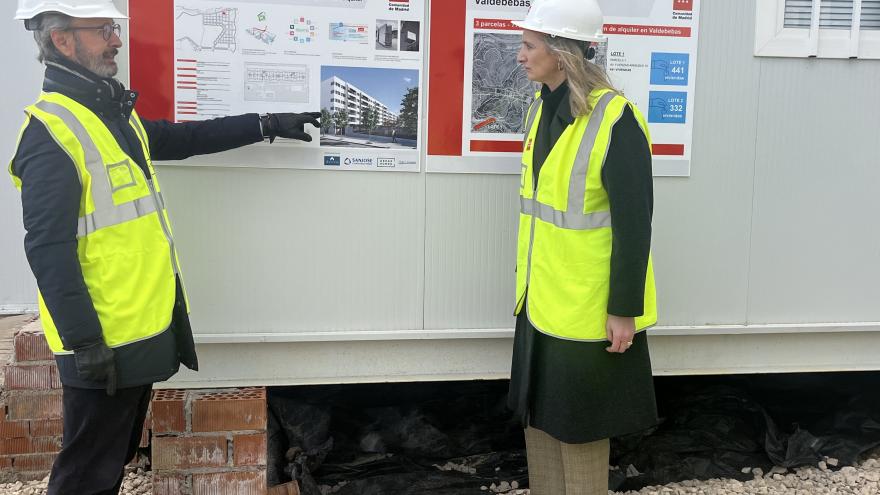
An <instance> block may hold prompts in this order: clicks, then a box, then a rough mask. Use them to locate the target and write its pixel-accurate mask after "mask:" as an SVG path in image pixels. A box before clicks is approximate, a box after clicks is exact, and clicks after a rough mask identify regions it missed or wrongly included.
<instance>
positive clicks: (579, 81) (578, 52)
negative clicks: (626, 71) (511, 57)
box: [544, 35, 619, 117]
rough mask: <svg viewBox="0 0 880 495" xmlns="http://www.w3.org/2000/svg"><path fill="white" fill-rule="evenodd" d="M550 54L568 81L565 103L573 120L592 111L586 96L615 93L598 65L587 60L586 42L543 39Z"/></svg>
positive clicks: (545, 37) (558, 38)
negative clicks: (555, 58)
mask: <svg viewBox="0 0 880 495" xmlns="http://www.w3.org/2000/svg"><path fill="white" fill-rule="evenodd" d="M544 41H545V42H546V43H547V48H548V49H549V50H550V53H551V54H553V55H555V56H556V57H558V59H559V65H560V66H561V67H562V70H563V71H565V75H566V77H567V78H568V89H569V92H570V96H569V101H570V102H571V111H572V114H574V116H575V117H581V116H584V115H587V114H588V113H590V112H591V111H593V106H592V104H591V102H590V98H589V96H590V93H592V92H593V91H594V90H596V89H610V90H611V91H614V92H615V93H619V91H617V90H616V89H615V88H614V86H613V85H612V84H611V80H609V79H608V75H607V74H606V73H605V71H604V70H603V69H602V68H601V67H599V66H598V65H596V64H594V63H592V62H590V61H589V60H587V50H588V49H589V47H590V44H589V42H586V41H578V40H573V39H570V38H563V37H560V36H556V37H554V36H549V35H545V36H544Z"/></svg>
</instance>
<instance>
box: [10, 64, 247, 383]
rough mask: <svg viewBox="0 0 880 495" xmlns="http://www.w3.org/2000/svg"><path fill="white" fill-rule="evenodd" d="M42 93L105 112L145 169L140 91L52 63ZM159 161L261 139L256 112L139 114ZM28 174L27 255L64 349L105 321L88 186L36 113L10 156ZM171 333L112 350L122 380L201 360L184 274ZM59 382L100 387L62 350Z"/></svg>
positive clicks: (96, 335)
mask: <svg viewBox="0 0 880 495" xmlns="http://www.w3.org/2000/svg"><path fill="white" fill-rule="evenodd" d="M43 91H46V92H56V93H61V94H63V95H65V96H68V97H70V98H72V99H74V100H76V101H77V102H79V103H80V104H82V105H84V106H85V107H87V108H88V109H90V110H91V111H93V112H94V113H95V114H96V115H98V116H99V117H100V118H101V121H102V122H103V123H104V124H105V125H106V126H107V128H108V129H109V130H110V132H111V133H112V134H113V136H114V137H115V138H116V140H117V142H118V143H119V145H120V146H121V147H122V149H123V150H124V151H125V152H126V153H127V154H128V155H129V156H130V157H131V158H132V159H133V160H134V161H135V162H137V164H138V165H139V166H140V167H141V169H142V170H144V173H145V174H148V172H147V163H146V159H145V157H144V154H143V151H142V150H141V147H140V144H139V141H138V140H137V136H136V135H135V134H134V131H133V130H132V129H131V127H130V126H129V125H128V118H129V116H130V114H131V109H132V108H134V105H135V103H136V101H137V93H136V92H133V91H129V90H126V89H125V88H124V87H123V86H122V84H120V83H119V82H118V81H116V80H114V79H104V78H100V77H98V76H96V75H95V74H93V73H91V72H89V71H88V70H86V69H85V68H83V67H81V66H79V65H76V64H73V63H70V62H62V63H54V62H48V63H47V67H46V78H45V81H44V83H43ZM142 121H143V124H144V128H145V129H146V131H147V138H148V141H149V148H150V155H151V158H152V159H153V160H181V159H184V158H187V157H190V156H193V155H201V154H207V153H216V152H219V151H225V150H229V149H233V148H237V147H240V146H244V145H247V144H251V143H256V142H259V141H262V140H263V135H262V129H261V127H260V120H259V117H258V115H257V114H246V115H240V116H236V117H226V118H221V119H214V120H209V121H204V122H190V123H182V124H176V123H170V122H167V121H149V120H142ZM12 167H13V171H14V172H15V174H16V175H17V176H18V177H20V178H21V180H22V190H21V202H22V211H23V220H24V227H25V230H26V231H27V233H26V235H25V240H24V247H25V253H26V255H27V259H28V262H29V264H30V266H31V270H32V271H33V273H34V276H35V277H36V280H37V286H38V287H39V288H40V293H41V294H42V296H43V300H44V301H45V303H46V306H47V307H48V309H49V312H50V313H51V314H52V318H53V320H54V322H55V325H56V327H57V328H58V332H59V334H60V336H61V340H62V342H63V343H64V347H65V349H67V350H75V349H79V348H81V347H85V346H88V345H90V344H93V343H96V342H99V341H100V340H101V339H102V338H103V336H102V330H101V323H100V321H99V320H98V315H97V313H96V311H95V308H94V305H93V304H92V300H91V298H90V296H89V292H88V289H87V288H86V285H85V282H84V280H83V275H82V271H81V269H80V265H79V261H78V258H77V252H76V250H77V240H76V234H77V220H78V216H79V204H80V197H81V195H82V187H81V185H80V182H79V178H78V176H77V171H76V166H75V165H74V163H73V161H72V160H71V159H70V157H69V156H68V155H67V153H66V152H65V151H64V150H63V149H62V148H61V147H60V146H59V145H58V144H57V143H56V142H55V141H54V140H53V138H52V137H51V136H50V134H49V132H48V131H47V130H46V128H45V126H44V125H43V124H42V123H41V122H40V121H39V120H37V119H31V121H30V123H29V124H28V126H27V128H26V129H25V130H24V132H23V134H22V137H21V141H20V143H19V147H18V150H17V151H16V155H15V157H14V159H13V165H12ZM177 285H178V287H177V302H176V303H175V308H174V314H173V317H172V324H171V328H170V329H169V330H170V331H166V332H163V333H162V334H160V335H158V336H156V337H153V338H151V339H148V340H145V341H141V342H137V343H134V344H129V345H126V346H122V347H119V348H116V349H115V352H116V362H117V373H118V376H119V386H120V387H134V386H138V385H145V384H148V383H153V382H157V381H162V380H166V379H168V378H170V377H171V376H172V375H174V374H175V373H176V372H177V370H178V369H179V366H180V363H183V364H184V365H185V366H187V367H188V368H191V369H197V368H198V360H197V358H196V353H195V346H194V344H193V338H192V330H191V328H190V323H189V317H188V316H187V313H186V310H185V308H184V304H183V295H182V289H181V286H180V280H178V282H177ZM56 361H57V363H58V369H59V372H60V375H61V381H62V383H64V384H65V385H67V386H73V387H84V388H103V387H104V385H103V384H101V383H95V382H87V381H84V380H82V379H80V378H79V376H77V373H76V366H75V363H74V358H73V355H61V356H56Z"/></svg>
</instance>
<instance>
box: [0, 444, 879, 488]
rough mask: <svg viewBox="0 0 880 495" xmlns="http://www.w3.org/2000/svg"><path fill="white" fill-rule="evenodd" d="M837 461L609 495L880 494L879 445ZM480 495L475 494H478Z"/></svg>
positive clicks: (137, 474)
mask: <svg viewBox="0 0 880 495" xmlns="http://www.w3.org/2000/svg"><path fill="white" fill-rule="evenodd" d="M836 462H837V461H836V460H835V459H826V460H825V461H822V462H820V463H819V465H817V466H816V467H800V468H796V469H793V470H788V469H785V468H782V467H775V468H773V469H771V470H770V471H769V472H767V473H764V472H763V471H762V470H761V469H759V468H755V469H751V468H748V467H745V468H743V472H749V471H751V472H752V474H753V475H754V479H752V480H749V481H744V482H743V481H737V480H721V479H712V480H706V481H694V480H689V481H681V482H678V483H670V484H668V485H664V486H649V487H645V488H642V489H641V490H639V491H637V492H636V491H629V492H610V491H609V492H608V493H609V495H691V494H693V495H724V494H760V495H816V494H827V493H836V494H840V495H877V494H880V449H878V450H875V451H874V452H873V453H872V454H871V455H869V456H867V458H865V459H864V460H862V461H861V462H860V463H859V464H858V465H856V466H844V467H842V468H840V469H839V470H837V469H834V467H833V465H834V464H836ZM48 481H49V478H48V477H46V478H45V479H43V480H42V481H32V482H26V483H25V482H17V483H8V484H5V485H4V484H0V494H3V495H45V493H46V484H47V483H48ZM512 485H513V486H511V483H510V482H506V481H501V482H499V483H497V484H492V485H490V486H484V487H482V488H481V493H482V494H485V495H528V493H529V490H528V489H521V488H519V487H518V486H516V483H515V482H514V483H513V484H512ZM120 493H121V494H122V495H147V494H151V493H152V483H151V482H150V473H149V472H144V470H143V469H140V468H138V469H137V470H136V471H131V472H129V473H128V475H127V476H126V477H125V481H124V482H123V484H122V490H121V491H120ZM475 495H476V494H475Z"/></svg>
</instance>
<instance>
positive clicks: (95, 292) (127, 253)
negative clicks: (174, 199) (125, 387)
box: [9, 93, 180, 354]
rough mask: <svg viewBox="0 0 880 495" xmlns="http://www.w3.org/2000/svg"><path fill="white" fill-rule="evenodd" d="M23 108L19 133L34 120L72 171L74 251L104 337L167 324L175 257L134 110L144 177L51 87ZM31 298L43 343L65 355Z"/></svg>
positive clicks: (45, 313)
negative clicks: (78, 188)
mask: <svg viewBox="0 0 880 495" xmlns="http://www.w3.org/2000/svg"><path fill="white" fill-rule="evenodd" d="M25 114H26V115H27V120H26V121H25V124H24V126H23V127H22V134H23V133H24V129H25V128H27V125H28V123H29V122H30V119H32V118H36V119H38V120H39V121H40V122H42V123H43V125H45V126H46V129H47V130H48V131H49V134H51V135H52V137H53V138H54V139H55V141H56V142H57V143H58V144H59V145H60V146H61V148H62V149H63V150H64V151H65V152H67V154H68V155H69V156H70V158H71V159H72V160H73V163H74V165H75V166H76V169H77V172H78V174H79V180H80V184H81V185H82V197H81V199H80V205H79V226H78V228H77V255H78V258H79V263H80V266H81V267H82V274H83V279H84V281H85V284H86V287H87V289H88V291H89V295H90V296H91V299H92V303H93V304H94V306H95V310H96V311H97V313H98V318H99V320H100V322H101V327H102V329H103V335H104V340H105V342H106V343H107V345H108V346H110V347H120V346H124V345H126V344H131V343H134V342H138V341H142V340H146V339H149V338H151V337H154V336H156V335H158V334H160V333H162V332H164V331H166V330H168V328H169V326H170V325H171V318H172V309H173V307H174V301H175V295H176V280H175V277H176V275H177V274H179V272H180V270H179V262H178V259H177V253H176V251H175V249H174V241H173V238H172V233H171V223H170V221H169V220H168V215H167V213H166V211H165V202H164V200H163V198H162V193H161V192H160V191H159V182H158V181H157V179H156V174H155V171H154V170H153V164H152V162H151V161H150V150H149V143H148V141H147V134H146V130H145V129H144V127H143V125H142V124H141V121H140V119H139V118H138V116H137V114H136V113H134V112H133V113H132V114H131V118H130V119H129V125H131V127H132V128H133V129H134V131H135V134H136V135H137V137H138V141H139V142H140V144H141V148H142V149H143V153H144V157H145V158H146V161H147V166H148V169H149V171H150V176H149V177H146V176H145V175H144V173H143V171H142V169H141V168H140V167H139V166H138V164H137V163H136V162H135V160H133V159H132V158H131V157H130V156H128V155H127V154H126V153H125V152H124V151H123V150H122V148H121V147H120V146H119V143H117V141H116V139H115V138H114V137H113V134H112V133H111V132H110V130H109V129H108V128H107V126H106V125H104V123H103V122H101V120H100V118H99V117H98V116H97V115H95V114H94V113H93V112H92V111H91V110H89V109H88V108H86V107H84V106H83V105H81V104H80V103H77V102H76V101H74V100H72V99H70V98H68V97H66V96H64V95H61V94H59V93H43V94H41V95H40V98H39V100H37V102H36V103H35V104H33V105H31V106H29V107H27V108H26V109H25ZM20 140H21V135H20V136H19V142H20ZM13 156H14V155H13ZM9 173H10V174H11V175H12V181H13V182H14V183H15V186H16V187H17V188H18V189H19V191H20V190H21V186H22V183H21V179H20V178H19V177H17V176H16V175H15V172H14V171H13V169H12V164H11V163H10V165H9ZM39 304H40V318H41V319H42V325H43V329H44V331H45V333H46V340H47V341H48V342H49V347H50V348H51V349H52V352H54V353H56V354H69V353H70V352H71V350H70V349H65V347H64V344H63V343H62V341H61V337H60V336H59V334H58V329H57V328H56V327H55V323H54V322H53V320H52V315H51V314H50V313H49V310H48V308H47V307H46V304H45V303H44V302H43V297H42V295H40V296H39Z"/></svg>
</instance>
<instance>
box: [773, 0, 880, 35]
mask: <svg viewBox="0 0 880 495" xmlns="http://www.w3.org/2000/svg"><path fill="white" fill-rule="evenodd" d="M813 3H814V1H813V0H785V24H784V25H785V27H787V28H795V29H809V28H810V20H811V17H812V14H813ZM821 5H822V6H821V10H820V12H819V28H821V29H850V28H851V27H852V17H853V8H854V6H853V0H822V3H821ZM860 27H861V29H872V30H880V0H862V19H861V25H860Z"/></svg>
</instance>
